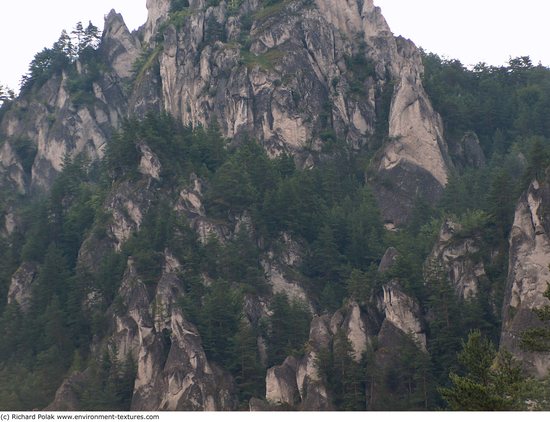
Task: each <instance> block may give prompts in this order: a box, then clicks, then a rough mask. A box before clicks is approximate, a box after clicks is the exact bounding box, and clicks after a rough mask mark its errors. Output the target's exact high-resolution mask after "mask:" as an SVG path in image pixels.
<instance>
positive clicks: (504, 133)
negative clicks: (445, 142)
mask: <svg viewBox="0 0 550 422" xmlns="http://www.w3.org/2000/svg"><path fill="white" fill-rule="evenodd" d="M424 66H425V75H424V85H425V87H426V90H427V91H428V94H429V95H430V98H431V99H432V101H433V103H434V107H435V109H436V110H438V111H439V112H440V113H441V114H442V117H443V120H444V121H445V125H446V129H447V134H448V136H449V137H450V138H451V139H458V138H460V137H462V135H463V134H464V133H465V132H466V131H469V130H473V131H474V132H475V133H476V134H477V135H478V136H479V139H480V142H481V146H482V148H483V150H484V151H485V153H486V154H487V153H493V152H505V151H506V150H507V149H508V147H509V146H510V145H511V144H512V142H513V141H514V140H515V139H516V138H517V137H518V136H521V137H529V136H533V135H536V136H542V137H544V138H545V139H549V138H550V125H549V124H548V119H547V118H546V115H547V112H545V111H544V110H548V107H549V106H550V72H549V71H548V69H547V68H544V67H543V66H540V65H539V66H534V65H533V64H532V63H531V60H530V59H529V57H518V58H514V59H511V60H510V61H509V63H508V66H502V67H494V66H487V65H485V64H483V63H481V64H479V65H477V66H475V67H474V69H473V70H468V69H466V67H464V66H463V65H462V63H460V62H459V61H458V60H442V59H441V58H440V57H438V56H437V55H435V54H425V55H424Z"/></svg>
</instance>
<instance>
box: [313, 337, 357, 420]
mask: <svg viewBox="0 0 550 422" xmlns="http://www.w3.org/2000/svg"><path fill="white" fill-rule="evenodd" d="M316 365H317V368H318V369H319V372H320V374H321V375H322V376H323V377H324V378H325V380H326V382H327V385H328V386H329V387H330V390H331V393H332V395H333V404H334V406H335V407H336V408H337V409H339V410H365V404H366V403H365V383H364V369H363V368H362V367H361V365H360V363H358V362H357V361H356V360H355V359H354V352H353V348H352V346H351V343H350V341H349V340H348V338H347V336H346V334H345V333H344V332H343V331H342V330H339V331H338V332H337V333H336V334H335V336H334V340H333V345H332V348H331V349H330V350H323V351H322V352H321V353H320V354H319V357H318V359H317V362H316Z"/></svg>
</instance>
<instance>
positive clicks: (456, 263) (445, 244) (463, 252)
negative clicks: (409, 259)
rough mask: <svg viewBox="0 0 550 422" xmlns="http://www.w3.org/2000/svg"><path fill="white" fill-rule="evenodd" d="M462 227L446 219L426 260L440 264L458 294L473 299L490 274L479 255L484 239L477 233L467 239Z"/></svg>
mask: <svg viewBox="0 0 550 422" xmlns="http://www.w3.org/2000/svg"><path fill="white" fill-rule="evenodd" d="M461 230H462V226H461V225H460V224H458V223H455V222H453V221H452V220H449V219H448V220H446V221H445V222H444V223H443V225H442V227H441V230H440V232H439V237H438V240H437V242H436V244H435V245H434V247H433V249H432V252H431V254H430V256H429V257H428V259H427V261H426V262H427V263H429V262H435V263H437V264H438V265H440V266H441V268H442V269H443V271H444V273H445V276H446V277H447V279H448V280H449V281H450V283H451V285H452V286H453V287H454V288H455V290H456V292H457V294H458V295H459V296H460V297H461V298H463V299H470V298H473V297H475V296H477V293H478V290H479V287H480V285H481V283H482V282H483V281H484V280H485V279H486V277H487V275H486V272H485V265H484V263H483V260H482V259H481V257H480V256H479V252H480V250H481V246H480V241H481V240H480V239H479V238H478V236H477V235H475V234H472V235H471V236H468V237H466V238H464V237H463V236H461V235H460V231H461ZM427 265H428V264H427Z"/></svg>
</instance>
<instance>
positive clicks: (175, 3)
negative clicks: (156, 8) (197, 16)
mask: <svg viewBox="0 0 550 422" xmlns="http://www.w3.org/2000/svg"><path fill="white" fill-rule="evenodd" d="M188 7H189V0H172V1H171V2H170V13H173V12H178V11H180V10H184V9H186V8H188Z"/></svg>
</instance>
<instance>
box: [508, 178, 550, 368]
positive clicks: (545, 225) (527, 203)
mask: <svg viewBox="0 0 550 422" xmlns="http://www.w3.org/2000/svg"><path fill="white" fill-rule="evenodd" d="M549 204H550V185H549V183H548V181H547V180H545V181H544V182H540V183H539V182H538V181H537V180H535V181H533V183H531V185H530V186H529V189H528V190H527V192H526V193H524V194H523V196H522V197H521V198H520V200H519V202H518V205H517V207H516V212H515V217H514V224H513V226H512V231H511V233H510V255H509V256H510V258H509V259H510V261H509V268H508V282H507V286H506V292H505V299H504V307H503V312H502V313H503V322H502V333H501V347H502V348H504V349H506V350H509V351H510V352H511V353H512V354H513V355H514V356H515V357H517V358H518V359H520V360H521V361H522V362H523V364H524V367H525V368H526V369H527V370H528V371H529V372H530V373H531V374H533V375H535V376H538V377H544V376H546V375H547V374H548V370H549V369H550V353H531V352H527V351H524V350H522V349H521V347H520V338H521V334H522V333H523V332H524V331H525V330H527V329H529V328H535V327H538V326H539V325H540V321H539V319H538V318H537V316H536V315H535V314H534V313H533V311H532V310H533V309H534V308H539V307H543V306H545V305H549V304H550V303H549V301H548V299H546V298H545V297H544V296H543V294H544V292H545V291H546V288H547V286H548V280H550V270H549V269H548V266H549V265H550V239H549V234H550V218H549V214H548V212H547V210H548V207H549Z"/></svg>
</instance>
